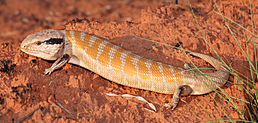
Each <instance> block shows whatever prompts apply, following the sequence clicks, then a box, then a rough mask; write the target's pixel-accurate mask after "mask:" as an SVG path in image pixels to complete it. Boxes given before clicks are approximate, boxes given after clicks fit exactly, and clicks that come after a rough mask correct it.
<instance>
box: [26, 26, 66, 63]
mask: <svg viewBox="0 0 258 123" xmlns="http://www.w3.org/2000/svg"><path fill="white" fill-rule="evenodd" d="M64 44H65V38H64V33H63V32H62V31H60V30H52V29H49V30H43V31H39V32H35V33H33V34H30V35H28V36H27V37H26V38H25V39H24V40H23V41H22V43H21V51H23V52H25V53H27V54H30V55H33V56H37V57H40V58H43V59H46V60H56V59H57V58H58V57H60V55H62V53H63V51H64Z"/></svg>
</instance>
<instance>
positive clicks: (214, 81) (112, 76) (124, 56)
mask: <svg viewBox="0 0 258 123" xmlns="http://www.w3.org/2000/svg"><path fill="white" fill-rule="evenodd" d="M21 50H22V51H24V52H25V53H28V54H31V55H34V56H37V57H41V58H43V59H46V60H56V62H55V63H54V64H53V65H52V66H51V67H50V68H49V69H46V70H45V74H50V73H51V72H53V71H54V70H55V69H57V68H59V67H61V66H63V65H64V64H65V63H66V62H68V63H72V64H77V65H80V66H82V67H84V68H86V69H89V70H91V71H93V72H95V73H97V74H99V75H101V76H103V77H104V78H107V79H109V80H111V81H114V82H116V83H119V84H122V85H126V86H130V87H135V88H140V89H145V90H150V91H155V92H159V93H164V94H174V96H173V100H172V103H171V104H169V105H167V106H168V107H171V106H172V107H173V108H175V107H176V104H177V102H178V98H179V95H180V93H181V94H183V95H188V94H191V95H200V94H206V93H209V92H211V91H213V89H216V88H218V87H221V86H223V85H224V84H225V82H226V80H227V79H228V76H229V73H228V71H227V70H226V69H225V67H223V65H221V63H220V62H219V61H218V60H216V59H214V58H212V57H210V56H207V55H203V54H199V53H191V54H193V55H195V56H198V57H200V58H202V59H204V60H206V61H207V62H209V63H210V64H211V65H213V66H214V67H215V68H216V69H217V70H218V71H216V72H214V73H206V74H207V75H208V76H203V75H202V74H198V73H196V72H193V71H190V70H184V69H182V68H177V67H173V66H171V65H168V64H165V63H161V62H157V61H155V60H151V59H148V58H145V57H143V56H140V55H137V54H134V53H133V52H131V51H128V50H125V49H123V48H121V47H119V46H117V45H115V44H113V43H111V42H110V41H108V40H105V39H103V38H100V37H98V36H95V35H91V34H88V33H85V32H78V31H66V30H44V31H40V32H36V33H34V34H31V35H29V36H28V37H27V38H26V39H24V41H23V42H22V44H21ZM209 75H210V76H209Z"/></svg>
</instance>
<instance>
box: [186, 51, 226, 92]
mask: <svg viewBox="0 0 258 123" xmlns="http://www.w3.org/2000/svg"><path fill="white" fill-rule="evenodd" d="M190 54H192V55H194V56H197V57H200V58H201V59H203V60H205V61H207V62H208V63H210V64H211V65H212V66H213V67H214V68H215V69H216V70H217V71H216V72H214V73H205V74H207V75H208V76H207V79H208V80H210V81H213V83H216V84H218V86H220V87H221V86H223V85H224V84H225V83H226V81H227V80H228V78H229V70H228V69H227V68H226V67H225V66H224V65H223V64H222V63H221V62H220V61H218V60H217V59H215V58H213V57H211V56H208V55H204V54H200V53H195V52H190Z"/></svg>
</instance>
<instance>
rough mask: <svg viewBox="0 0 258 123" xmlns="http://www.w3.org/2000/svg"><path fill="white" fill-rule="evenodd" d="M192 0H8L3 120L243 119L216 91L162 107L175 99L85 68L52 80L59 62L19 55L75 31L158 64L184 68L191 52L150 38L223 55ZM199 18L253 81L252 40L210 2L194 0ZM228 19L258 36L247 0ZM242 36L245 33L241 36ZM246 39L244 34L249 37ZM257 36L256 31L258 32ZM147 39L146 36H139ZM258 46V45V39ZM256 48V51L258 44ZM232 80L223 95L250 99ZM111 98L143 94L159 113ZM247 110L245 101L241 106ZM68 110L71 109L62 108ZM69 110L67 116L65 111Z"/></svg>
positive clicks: (3, 12)
mask: <svg viewBox="0 0 258 123" xmlns="http://www.w3.org/2000/svg"><path fill="white" fill-rule="evenodd" d="M251 4H252V7H253V8H252V13H253V17H252V19H253V22H254V23H253V24H254V29H255V28H256V27H257V21H258V6H257V5H258V1H256V0H253V1H252V3H251ZM188 5H189V4H188V2H187V0H182V1H178V3H177V2H176V1H170V2H168V1H166V0H163V1H159V0H144V1H137V0H113V1H111V0H99V1H97V0H96V1H93V0H92V1H91V0H85V1H83V0H56V1H54V2H52V0H44V1H40V0H1V1H0V27H1V33H0V61H1V62H0V63H1V64H0V122H11V121H13V122H21V121H24V122H85V121H87V122H199V121H208V120H215V119H226V118H237V119H243V116H241V115H239V114H238V113H236V111H235V110H234V108H232V106H230V104H229V103H228V102H227V100H225V99H223V98H221V97H219V96H218V94H216V93H214V92H213V93H210V94H205V95H201V96H188V97H182V98H181V99H182V100H183V101H180V102H179V104H178V107H177V108H176V109H175V110H173V111H172V110H170V109H166V108H165V107H164V106H163V105H164V104H165V103H167V102H170V101H171V98H172V95H165V94H159V93H155V92H150V91H146V90H141V89H136V88H130V87H126V86H123V85H118V84H116V83H114V82H111V81H109V80H106V79H104V78H102V77H100V76H98V75H97V74H95V73H93V72H91V71H89V70H87V69H84V68H81V67H79V66H75V65H71V64H67V65H65V66H64V67H63V68H62V69H61V70H58V71H55V72H54V73H53V74H51V75H49V76H47V75H44V74H43V71H44V69H46V68H48V67H50V66H51V64H52V62H48V61H45V60H42V59H40V58H36V57H33V56H29V55H27V54H25V53H22V52H21V51H20V47H19V45H20V43H21V41H22V40H23V39H24V38H25V37H26V35H28V34H30V33H32V32H35V31H39V30H42V29H49V28H52V29H68V30H71V29H72V30H79V31H85V32H89V33H93V34H96V35H99V36H101V37H104V38H106V39H109V40H111V41H113V42H114V43H116V44H118V45H120V46H122V47H124V48H126V49H129V50H132V51H133V52H136V53H138V54H141V55H144V56H147V57H149V58H152V59H155V60H157V61H162V62H165V63H169V64H172V65H173V66H177V67H183V64H184V63H183V62H182V61H185V62H188V63H189V60H188V58H187V57H186V56H185V54H184V52H182V51H180V50H177V49H173V48H171V47H168V46H166V45H162V44H158V43H153V42H148V41H146V40H143V39H142V38H145V39H150V40H154V41H157V42H161V43H165V44H169V45H173V46H174V45H176V44H177V43H178V41H180V42H182V48H185V49H188V50H191V51H195V52H199V53H204V54H208V55H211V56H214V57H216V55H215V54H214V52H213V51H212V49H211V48H210V47H209V46H208V45H207V44H206V43H205V40H204V38H203V35H202V33H201V32H200V30H199V28H198V25H197V23H196V22H195V19H194V16H193V14H192V12H191V11H190V10H189V7H188ZM191 5H192V7H193V8H194V13H195V17H196V19H197V20H198V23H199V25H200V28H201V29H202V30H203V34H204V35H205V38H207V40H208V42H209V43H210V44H211V46H212V47H213V48H214V50H215V51H217V53H218V54H219V55H220V56H222V58H223V59H224V60H226V62H227V63H228V64H230V65H232V67H233V68H234V69H236V70H238V71H240V72H241V73H244V74H245V75H246V76H250V74H249V73H248V71H247V70H246V66H248V63H247V62H243V61H242V60H239V59H245V56H244V54H243V52H242V51H241V49H240V48H239V45H241V46H242V48H243V50H244V51H246V50H247V49H249V53H250V59H251V60H252V61H253V60H254V51H253V44H252V43H251V42H247V43H246V42H245V39H251V38H252V36H251V35H250V34H249V33H247V32H246V31H245V30H243V29H242V28H240V27H239V26H237V25H236V24H233V23H232V22H230V21H227V22H228V25H229V27H230V28H231V29H232V32H233V33H234V34H235V35H236V38H237V39H238V41H239V45H238V44H237V43H236V42H235V41H234V37H233V36H232V34H231V33H230V31H229V30H228V29H227V27H226V24H225V23H224V21H223V18H222V17H221V16H220V15H219V14H218V13H217V12H216V11H218V10H217V8H216V5H214V4H212V3H210V0H203V1H202V2H199V0H191ZM255 5H256V6H255ZM217 6H218V8H220V10H221V11H222V13H223V15H225V16H226V17H228V18H231V19H232V20H234V21H236V22H237V23H239V24H241V25H242V26H244V27H245V28H247V29H249V30H252V24H251V16H250V8H249V7H250V3H249V1H248V0H241V1H240V2H236V1H234V2H232V1H231V0H224V1H217ZM239 32H241V34H240V33H239ZM242 33H245V34H246V36H245V37H244V36H243V35H242ZM254 33H255V34H258V31H257V30H254ZM139 37H141V38H139ZM254 41H256V42H258V41H257V39H254ZM256 46H257V45H256ZM189 57H190V58H191V60H192V61H193V62H194V63H195V64H197V65H198V67H211V66H210V65H209V64H208V63H206V62H204V61H203V60H201V59H199V58H197V57H192V56H189ZM233 83H236V81H235V79H234V78H233V77H232V76H230V78H229V82H228V84H226V85H225V87H223V88H222V89H223V90H224V91H225V92H226V93H227V94H228V95H230V96H234V97H238V98H240V99H244V97H243V96H242V94H240V93H239V89H238V88H237V86H236V85H234V84H233ZM105 93H117V94H126V93H127V94H131V95H138V96H142V97H143V98H145V99H146V100H148V101H149V102H151V103H153V104H154V106H155V107H156V108H157V111H156V112H151V111H149V110H147V109H146V108H148V109H149V108H150V107H148V105H147V104H145V103H143V102H141V101H138V100H137V99H134V98H124V97H110V96H107V95H106V94H105ZM234 101H235V102H237V105H238V106H239V107H240V109H241V110H245V109H244V108H243V105H244V104H243V103H242V102H240V101H237V100H234ZM62 106H63V107H64V108H62ZM65 109H67V110H68V111H66V110H65Z"/></svg>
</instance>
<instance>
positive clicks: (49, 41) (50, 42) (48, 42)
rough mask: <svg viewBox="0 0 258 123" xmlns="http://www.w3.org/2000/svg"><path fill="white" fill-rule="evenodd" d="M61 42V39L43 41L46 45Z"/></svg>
mask: <svg viewBox="0 0 258 123" xmlns="http://www.w3.org/2000/svg"><path fill="white" fill-rule="evenodd" d="M62 42H63V39H62V38H50V39H49V40H46V41H44V43H46V44H61V43H62Z"/></svg>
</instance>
